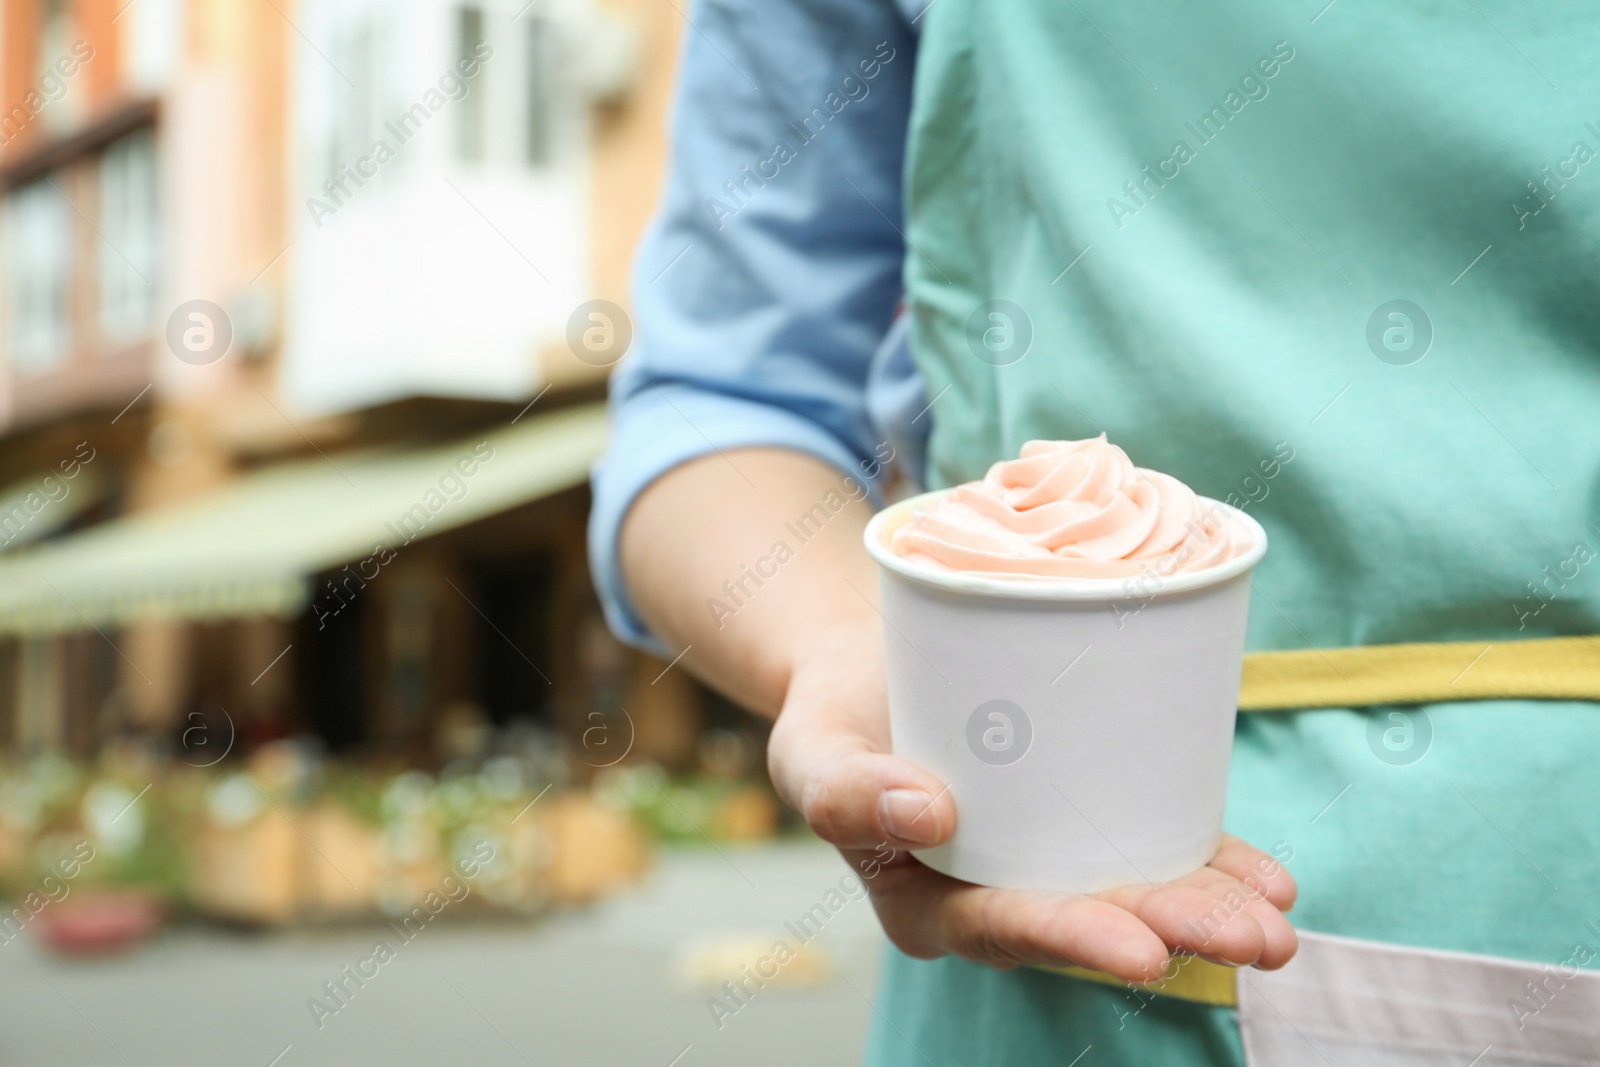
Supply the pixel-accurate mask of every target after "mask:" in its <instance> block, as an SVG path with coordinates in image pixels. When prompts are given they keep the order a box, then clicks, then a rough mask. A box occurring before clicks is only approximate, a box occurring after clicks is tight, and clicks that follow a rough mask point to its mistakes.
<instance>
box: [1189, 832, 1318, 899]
mask: <svg viewBox="0 0 1600 1067" xmlns="http://www.w3.org/2000/svg"><path fill="white" fill-rule="evenodd" d="M1208 866H1210V867H1212V868H1213V869H1215V870H1219V871H1221V872H1222V873H1224V874H1228V875H1232V876H1233V877H1234V878H1237V879H1238V880H1239V881H1241V882H1243V883H1244V884H1245V885H1246V886H1248V887H1249V888H1251V889H1252V890H1254V891H1255V892H1256V893H1258V894H1260V895H1261V896H1263V897H1265V898H1266V899H1267V901H1268V902H1269V903H1271V904H1272V906H1273V907H1275V908H1277V909H1278V910H1279V911H1288V910H1289V909H1291V908H1293V907H1294V901H1295V896H1296V894H1298V893H1299V888H1298V887H1297V886H1296V885H1295V884H1294V876H1293V875H1291V874H1290V873H1289V871H1288V869H1287V868H1286V867H1284V865H1283V864H1281V863H1279V862H1278V861H1277V860H1275V859H1273V858H1272V857H1271V856H1269V855H1267V854H1266V853H1265V852H1262V851H1261V850H1260V849H1258V848H1254V847H1252V846H1250V845H1248V844H1246V843H1245V842H1243V841H1240V840H1239V839H1238V838H1237V837H1234V836H1232V835H1231V834H1225V835H1223V838H1222V847H1221V848H1219V849H1217V854H1216V855H1215V856H1213V857H1211V862H1210V864H1208Z"/></svg>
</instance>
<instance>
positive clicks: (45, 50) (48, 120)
mask: <svg viewBox="0 0 1600 1067" xmlns="http://www.w3.org/2000/svg"><path fill="white" fill-rule="evenodd" d="M38 25H39V37H38V41H37V44H36V46H35V53H34V65H35V67H36V70H35V72H34V74H35V83H36V84H37V83H40V82H44V83H46V84H59V82H60V78H59V77H58V75H57V74H56V72H55V71H54V70H53V69H52V68H53V66H54V64H55V62H56V60H58V59H60V58H61V57H62V56H64V55H67V54H68V53H69V52H70V51H71V49H72V16H71V13H70V12H69V11H68V10H67V0H43V2H42V3H41V4H40V5H39V24H38ZM63 91H65V90H63ZM52 102H53V101H52ZM73 117H74V116H73V114H72V109H71V108H67V107H46V108H45V109H44V112H43V119H44V124H45V128H47V129H50V130H57V131H59V130H63V129H65V128H67V127H68V126H69V125H71V120H72V118H73Z"/></svg>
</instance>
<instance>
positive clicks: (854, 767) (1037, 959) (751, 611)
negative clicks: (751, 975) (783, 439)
mask: <svg viewBox="0 0 1600 1067" xmlns="http://www.w3.org/2000/svg"><path fill="white" fill-rule="evenodd" d="M864 497H865V490H864V488H863V487H862V485H861V483H860V482H859V481H858V480H854V479H849V478H842V476H841V475H840V473H839V472H838V471H836V470H834V469H833V468H831V467H829V466H827V465H826V464H824V463H822V462H820V461H819V460H816V459H813V458H811V457H809V456H804V455H800V454H797V453H794V452H786V451H783V450H781V449H766V448H752V449H737V450H730V451H729V452H727V453H716V454H714V455H710V456H705V457H701V458H699V459H696V460H691V461H690V462H688V463H685V464H683V465H682V466H679V467H676V468H674V469H673V470H671V471H669V472H668V473H666V474H665V475H663V476H662V477H661V478H660V479H658V480H657V481H656V482H655V483H653V484H652V485H651V486H650V487H649V488H648V489H646V490H645V491H644V492H643V493H641V494H640V496H639V499H638V500H637V501H636V502H635V504H634V506H633V508H632V510H631V511H630V512H629V515H628V518H627V521H626V522H625V523H624V525H623V531H622V546H621V548H622V553H621V555H622V563H623V571H624V573H625V574H626V577H627V586H628V590H629V592H630V593H631V594H632V595H633V598H634V601H635V603H636V605H637V607H638V608H639V610H640V612H641V613H642V614H643V615H644V617H645V619H646V620H647V621H648V622H649V624H650V628H651V629H652V630H653V631H654V632H655V633H656V634H658V635H660V636H661V637H662V639H663V640H664V641H665V642H666V643H667V644H669V645H670V646H671V647H673V648H681V649H683V650H684V651H683V653H682V654H681V656H680V658H681V659H682V665H683V667H684V668H686V669H689V670H693V671H694V672H696V673H697V674H698V675H699V676H700V677H701V678H703V679H705V680H706V681H708V682H710V683H711V684H712V685H714V686H716V687H717V688H718V689H721V690H722V691H723V692H724V693H727V694H728V695H729V696H731V697H732V698H733V699H735V700H737V701H739V702H740V703H741V704H743V705H744V706H746V707H748V708H751V709H752V710H754V711H757V712H759V713H761V714H765V715H775V716H776V717H777V723H776V725H775V726H774V727H773V730H772V739H771V742H770V744H769V747H768V764H769V766H770V768H771V771H772V780H773V782H774V783H775V784H776V785H777V787H778V791H779V793H780V794H781V795H782V796H783V798H784V800H786V801H787V802H788V803H789V804H791V805H793V806H794V807H795V808H796V809H797V810H799V811H800V812H801V813H802V814H803V815H804V816H805V817H806V821H807V822H809V823H810V824H811V827H812V829H814V830H815V831H816V832H817V833H818V834H820V835H821V836H822V837H823V838H825V839H826V840H828V841H830V842H832V843H833V844H834V845H836V846H838V848H839V850H840V851H841V852H843V853H844V856H845V859H846V860H847V861H848V862H849V863H850V865H851V867H852V868H854V869H855V870H856V871H857V872H859V873H860V874H861V876H862V878H863V881H864V882H865V883H866V885H867V888H868V890H869V891H870V892H871V894H872V900H873V905H874V906H875V907H876V908H877V910H878V917H879V918H880V919H881V920H882V922H883V928H884V930H885V931H887V932H888V935H889V938H890V940H892V941H893V942H894V943H895V944H896V945H898V946H899V947H900V948H901V949H902V950H903V951H904V952H906V953H909V954H910V955H912V956H917V957H921V958H925V959H926V958H932V957H935V956H942V955H945V954H947V953H955V954H956V955H959V956H965V957H966V958H968V959H973V960H981V961H983V962H984V963H989V964H992V965H994V966H997V967H1011V966H1015V965H1016V964H1019V963H1038V964H1046V965H1051V964H1057V965H1060V964H1073V963H1075V964H1080V965H1082V966H1085V967H1091V968H1094V969H1095V970H1100V971H1106V972H1109V973H1111V974H1114V975H1117V976H1118V977H1121V978H1126V979H1128V980H1130V981H1149V980H1151V979H1154V978H1159V977H1160V976H1161V974H1162V973H1163V972H1164V971H1165V969H1166V966H1167V962H1168V955H1169V953H1170V952H1172V951H1180V952H1194V953H1198V954H1199V955H1203V956H1207V957H1210V958H1212V959H1216V960H1224V961H1227V962H1229V963H1236V964H1255V965H1256V966H1259V967H1267V968H1272V967H1281V966H1282V965H1283V964H1284V963H1286V962H1288V960H1289V957H1290V956H1292V955H1294V950H1295V944H1296V941H1295V935H1294V931H1293V930H1292V929H1291V928H1290V926H1289V924H1288V922H1287V921H1286V920H1285V919H1284V917H1283V914H1282V911H1283V910H1286V909H1288V907H1289V906H1290V905H1291V904H1292V903H1293V902H1294V894H1295V887H1294V880H1293V879H1292V878H1290V877H1289V874H1288V872H1287V871H1285V870H1284V869H1283V868H1282V867H1281V866H1279V865H1278V864H1277V863H1275V862H1274V861H1272V860H1271V859H1269V858H1268V857H1267V856H1265V855H1263V854H1262V853H1260V852H1257V851H1256V850H1255V849H1253V848H1251V847H1249V846H1248V845H1245V844H1243V843H1241V842H1238V841H1234V840H1231V839H1230V840H1228V841H1226V842H1225V843H1224V844H1223V847H1222V849H1221V851H1219V852H1218V853H1217V854H1216V856H1214V857H1213V858H1212V860H1211V863H1210V865H1208V866H1207V867H1205V868H1202V869H1201V870H1199V871H1195V872H1194V873H1193V874H1190V875H1188V876H1186V877H1184V878H1181V879H1179V880H1178V881H1177V882H1174V883H1171V884H1168V885H1160V886H1152V885H1144V886H1124V887H1122V888H1120V889H1113V890H1108V891H1107V892H1104V893H1097V894H1095V895H1094V896H1082V895H1069V894H1064V893H1031V892H1030V893H1024V892H1017V891H1014V890H1005V889H988V888H985V887H983V886H975V885H969V884H967V883H965V882H958V881H956V880H955V879H953V878H948V877H946V876H945V875H942V874H939V873H938V872H937V871H934V870H932V869H931V868H928V867H924V866H923V865H922V864H921V863H919V862H917V860H916V859H915V858H914V857H913V856H912V855H911V854H910V853H909V852H908V851H907V850H908V849H911V848H921V847H926V846H929V845H936V844H938V843H940V842H942V841H945V840H947V839H948V838H949V836H950V832H951V831H952V830H953V829H955V824H956V818H957V814H956V806H955V801H954V800H953V799H952V798H951V796H950V794H949V793H948V792H947V791H946V790H945V788H944V783H943V782H941V781H939V780H938V779H937V778H935V777H934V776H933V775H931V774H929V773H927V772H926V771H924V770H922V769H921V768H919V767H916V766H913V765H912V764H910V763H908V762H906V761H905V760H902V759H896V758H895V757H894V756H892V755H890V754H889V712H888V703H887V701H886V698H885V695H884V677H883V636H882V635H883V622H882V620H881V619H880V618H879V616H878V614H877V609H876V607H875V606H874V604H873V597H874V595H875V593H876V590H877V574H876V568H875V567H874V565H873V563H872V561H871V560H870V559H869V558H868V557H867V553H866V550H865V548H864V547H863V546H862V541H861V539H862V533H863V531H864V530H865V528H866V525H867V520H868V519H869V518H870V517H871V513H872V509H871V507H870V506H869V505H868V504H867V503H866V502H865V500H864ZM825 501H827V502H830V503H827V504H826V505H825V506H824V510H823V511H822V512H820V514H823V515H829V516H831V517H829V518H827V519H826V520H825V522H824V523H822V524H820V525H821V528H820V529H818V528H817V526H818V525H819V524H818V523H817V522H814V521H813V522H811V524H810V526H809V527H808V529H809V530H810V532H809V533H808V534H807V535H806V537H805V538H804V540H801V539H800V538H798V537H796V535H795V533H794V525H795V520H796V519H797V517H800V516H807V517H808V520H811V519H815V518H816V516H818V515H819V511H818V506H819V504H821V503H822V502H825ZM840 501H843V502H845V503H844V504H843V506H842V507H841V506H839V502H840ZM777 543H782V544H783V545H784V547H785V548H787V549H789V550H790V551H789V552H788V553H787V554H785V555H784V559H785V560H787V562H784V563H782V565H781V567H779V568H777V569H774V568H772V567H768V568H767V569H766V570H764V571H761V574H763V575H764V577H763V578H762V580H761V581H760V582H757V581H756V580H755V578H754V577H752V576H751V574H750V571H751V567H752V566H754V567H756V568H758V569H759V568H760V567H761V563H760V561H761V559H762V558H763V557H767V558H769V559H771V558H775V557H776V552H775V545H776V544H777ZM713 601H715V603H721V604H724V605H725V606H726V607H727V608H729V609H731V617H730V613H729V612H724V611H713V610H711V608H712V607H713V606H714V603H713Z"/></svg>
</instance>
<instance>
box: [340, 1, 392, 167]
mask: <svg viewBox="0 0 1600 1067" xmlns="http://www.w3.org/2000/svg"><path fill="white" fill-rule="evenodd" d="M337 52H338V62H337V64H336V70H337V73H336V74H335V76H334V78H333V136H332V138H331V141H330V143H329V146H328V147H329V155H330V158H329V160H328V176H329V177H331V178H333V180H334V181H336V182H337V181H338V180H339V168H340V167H341V166H343V167H348V166H350V165H351V164H353V163H355V161H356V160H357V159H359V158H361V157H362V156H364V155H366V154H367V150H368V149H369V148H371V147H372V143H373V142H374V141H375V140H377V139H378V136H379V133H380V129H381V126H382V124H383V121H384V119H383V116H382V115H381V114H380V110H381V108H382V106H383V101H384V92H383V87H384V64H383V52H384V41H383V36H382V34H381V32H380V30H379V27H378V25H377V23H375V22H373V21H372V20H370V19H363V20H361V21H359V22H356V23H355V24H353V25H351V26H350V27H348V28H347V29H346V31H345V33H344V35H343V36H342V37H341V39H340V42H339V47H338V49H337Z"/></svg>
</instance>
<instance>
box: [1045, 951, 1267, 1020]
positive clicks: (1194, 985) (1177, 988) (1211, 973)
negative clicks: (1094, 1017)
mask: <svg viewBox="0 0 1600 1067" xmlns="http://www.w3.org/2000/svg"><path fill="white" fill-rule="evenodd" d="M1172 962H1173V964H1174V965H1175V966H1176V968H1177V970H1176V972H1175V973H1174V974H1173V975H1172V977H1170V978H1163V979H1162V980H1161V981H1159V982H1149V983H1146V984H1135V983H1133V982H1125V981H1123V980H1122V979H1121V978H1117V977H1116V976H1114V975H1109V974H1106V973H1105V972H1104V971H1091V970H1089V969H1088V968H1087V967H1045V968H1043V969H1044V970H1047V971H1051V972H1053V973H1055V974H1064V975H1066V976H1068V977H1069V978H1082V979H1084V980H1085V981H1088V982H1098V983H1100V984H1101V985H1108V986H1111V987H1113V988H1115V989H1124V990H1127V991H1128V992H1129V993H1130V994H1135V993H1137V995H1143V996H1146V997H1148V995H1149V994H1151V993H1159V994H1160V995H1162V996H1164V997H1176V998H1177V999H1179V1000H1191V1001H1194V1002H1195V1003H1197V1004H1213V1005H1216V1006H1217V1007H1221V1008H1233V1007H1237V1006H1238V1004H1239V994H1238V992H1237V989H1238V986H1237V982H1238V974H1237V972H1236V971H1235V969H1234V968H1232V967H1228V966H1225V965H1223V964H1220V963H1212V962H1211V961H1210V960H1203V959H1201V958H1200V957H1199V956H1175V957H1173V961H1172ZM1170 969H1171V968H1169V970H1170Z"/></svg>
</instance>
